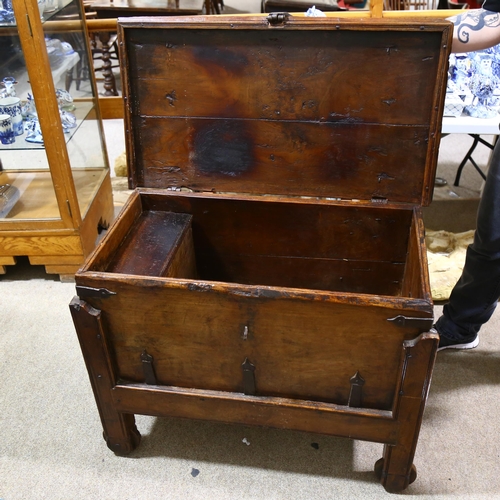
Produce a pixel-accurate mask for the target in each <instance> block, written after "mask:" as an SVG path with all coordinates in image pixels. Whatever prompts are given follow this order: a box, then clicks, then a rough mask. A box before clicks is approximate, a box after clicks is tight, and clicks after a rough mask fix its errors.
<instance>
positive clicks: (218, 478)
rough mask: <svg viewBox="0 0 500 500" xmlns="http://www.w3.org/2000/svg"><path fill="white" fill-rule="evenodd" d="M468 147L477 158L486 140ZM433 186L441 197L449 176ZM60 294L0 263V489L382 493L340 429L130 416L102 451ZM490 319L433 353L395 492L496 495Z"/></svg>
mask: <svg viewBox="0 0 500 500" xmlns="http://www.w3.org/2000/svg"><path fill="white" fill-rule="evenodd" d="M106 134H107V137H108V139H109V140H108V144H109V145H110V146H111V147H110V148H109V154H110V158H111V159H112V157H114V156H115V155H118V154H119V153H121V151H122V150H123V140H122V139H121V137H122V136H123V128H122V123H121V122H120V121H119V120H118V121H108V123H106ZM446 141H447V142H446ZM463 143H464V137H463V136H457V137H455V138H453V137H452V136H449V137H448V138H445V140H444V141H443V143H442V149H441V153H440V166H439V169H438V174H439V175H442V176H444V177H447V178H448V179H451V180H450V181H449V182H452V176H453V174H454V170H455V169H456V165H457V162H458V161H460V159H461V157H462V156H461V155H462V149H464V148H465V149H466V148H467V145H466V144H463ZM460 148H462V149H460ZM478 154H479V155H480V156H481V154H482V155H483V158H482V160H480V159H479V158H478V161H479V162H480V164H481V165H483V164H485V162H486V161H487V154H486V152H483V153H481V152H480V151H479V152H478ZM480 187H481V180H480V178H479V176H477V174H476V173H475V172H473V169H472V168H470V169H467V172H466V174H465V176H464V181H463V187H462V188H461V190H462V191H460V192H459V194H458V198H459V199H460V198H462V197H463V198H464V199H466V198H467V197H474V196H476V197H477V196H478V195H479V191H480ZM439 189H446V191H445V196H444V199H447V198H446V193H447V192H448V190H454V189H455V188H451V187H450V185H448V186H447V187H445V188H439ZM442 198H443V196H441V197H440V199H442ZM455 198H456V197H455V196H450V197H449V199H450V200H452V199H455ZM450 203H453V202H452V201H450ZM450 214H451V216H453V209H451V210H450ZM74 293H75V290H74V284H72V283H61V282H59V281H58V278H57V277H53V276H49V275H47V274H45V273H44V270H43V268H41V267H38V266H29V265H28V264H27V262H26V261H25V260H23V259H20V260H19V263H18V264H17V265H16V266H8V267H7V274H5V275H3V276H0V360H1V362H0V380H1V384H0V408H1V412H0V499H2V500H38V499H50V500H72V499H75V500H80V499H90V500H94V499H95V500H108V499H109V500H112V499H124V500H125V499H131V500H132V499H133V500H142V499H148V500H156V499H180V498H186V499H200V500H201V499H203V500H206V499H220V500H226V499H227V500H236V499H238V500H247V499H248V500H250V499H252V500H253V499H255V500H261V499H266V500H275V499H276V500H277V499H280V500H295V499H307V500H312V499H339V498H341V499H358V498H359V499H365V498H374V499H377V498H387V497H388V495H389V494H388V493H385V491H384V490H383V488H382V487H381V486H380V484H378V481H377V480H376V478H375V476H374V474H373V465H374V463H375V461H376V460H377V459H378V458H380V456H381V453H382V445H378V444H373V443H366V442H360V441H351V440H348V439H340V438H334V437H326V436H320V435H313V434H306V433H300V432H291V431H283V430H272V429H262V428H249V427H244V426H237V425H222V424H214V423H209V422H198V421H189V420H180V419H169V418H153V417H144V416H139V417H138V418H137V424H138V428H139V430H140V432H141V433H142V435H143V440H142V443H141V446H140V447H139V448H138V450H136V451H135V452H134V453H133V454H132V455H131V456H129V457H127V458H122V457H116V456H114V455H113V453H111V451H109V450H108V448H107V447H106V445H105V443H104V440H103V439H102V429H101V426H100V421H99V416H98V413H97V409H96V406H95V403H94V400H93V395H92V391H91V388H90V383H89V380H88V376H87V373H86V369H85V366H84V362H83V358H82V355H81V353H80V348H79V345H78V341H77V338H76V334H75V331H74V328H73V324H72V321H71V317H70V313H69V309H68V304H69V302H70V300H71V298H72V297H73V295H74ZM440 310H441V307H440V306H436V317H437V316H438V315H439V314H440ZM499 328H500V312H497V313H496V314H495V315H494V316H493V318H492V320H491V321H490V323H489V324H487V325H486V326H485V327H484V329H483V331H482V333H481V343H480V346H479V347H478V348H477V349H475V350H473V351H469V352H446V351H445V352H442V353H439V354H438V360H437V364H436V368H435V371H434V377H433V382H432V386H431V391H430V395H429V399H428V404H427V408H426V412H425V414H424V420H423V425H422V430H421V434H420V440H419V445H418V448H417V452H416V456H415V465H416V466H417V470H418V478H417V480H416V482H415V483H413V484H412V485H410V486H409V488H408V489H407V490H406V492H405V493H404V494H403V496H405V497H407V498H415V499H417V498H418V499H426V498H436V499H447V498H463V499H471V498H472V499H474V498H478V499H479V498H481V499H490V498H500V474H499V471H500V468H499V460H500V438H499V434H500V424H499V422H500V405H499V403H498V401H499V400H500V359H499V358H500V336H499V335H498V330H499Z"/></svg>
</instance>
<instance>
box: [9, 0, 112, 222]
mask: <svg viewBox="0 0 500 500" xmlns="http://www.w3.org/2000/svg"><path fill="white" fill-rule="evenodd" d="M2 1H3V4H2ZM16 1H21V0H13V2H14V5H12V3H11V2H12V0H0V5H2V6H3V8H2V9H0V118H1V117H2V116H4V117H6V116H5V115H7V114H10V115H12V116H11V117H10V121H11V122H12V126H13V128H14V129H15V130H14V136H13V137H12V135H11V136H10V137H9V138H7V139H5V138H2V143H1V144H0V160H1V167H2V171H1V172H0V224H1V223H2V222H15V221H27V220H47V221H48V220H60V219H61V216H62V211H64V210H66V206H64V205H65V204H66V203H67V204H70V200H71V196H70V195H68V194H67V193H65V192H59V193H58V192H57V189H58V188H59V191H61V190H62V191H64V190H70V191H71V190H73V191H74V192H75V193H76V199H77V203H78V209H79V210H78V211H79V212H80V213H79V217H81V218H84V217H85V214H86V212H87V210H88V209H89V207H90V206H91V204H92V201H93V199H94V197H95V196H96V194H97V192H98V190H99V188H100V186H101V184H102V182H103V181H104V179H105V178H106V175H107V174H108V169H109V166H108V162H107V155H106V150H105V144H104V141H103V139H102V138H103V131H102V125H101V121H100V119H99V116H98V111H97V109H98V106H97V99H96V97H97V93H96V89H95V83H94V80H93V79H92V75H91V66H90V64H91V62H89V52H90V51H89V47H88V42H87V37H86V33H85V29H84V25H83V23H82V18H83V9H82V5H81V3H80V1H79V0H44V1H40V2H39V3H38V5H37V4H36V0H32V1H33V4H34V5H37V6H38V9H39V10H38V13H39V19H36V20H32V19H29V21H28V23H29V30H33V32H36V30H35V29H34V28H36V27H37V26H38V23H40V25H41V26H42V28H41V29H42V30H43V31H40V33H43V35H42V36H41V37H40V38H42V40H37V39H33V41H32V42H31V40H29V43H28V45H31V44H32V45H33V46H35V45H36V44H42V47H41V49H40V50H46V54H47V57H48V62H49V66H50V71H48V72H47V73H48V74H50V75H51V81H50V82H47V85H44V86H42V87H40V85H39V84H38V86H37V89H34V88H33V87H34V85H33V83H34V81H37V82H38V80H37V79H39V78H40V74H41V73H42V71H40V69H39V67H38V65H34V64H33V61H31V62H30V64H27V63H26V61H27V59H28V58H27V57H26V54H25V53H24V51H23V47H22V46H23V43H22V40H21V36H20V34H21V27H22V26H21V25H22V22H24V19H21V20H20V22H19V23H17V22H16V17H15V14H14V12H15V11H16V3H15V2H16ZM18 11H19V12H20V11H21V10H20V9H19V10H18ZM33 25H35V26H33ZM38 27H39V26H38ZM24 46H25V48H26V43H25V44H24ZM35 48H36V47H35ZM39 64H40V65H41V66H43V61H39ZM41 89H42V90H41ZM47 93H53V100H54V101H55V100H57V108H55V107H53V109H55V111H54V112H53V113H52V114H53V115H54V116H53V117H52V118H53V119H52V120H51V119H50V118H47V117H46V116H44V117H43V119H41V117H40V113H39V110H38V108H39V106H38V104H39V101H40V100H44V103H43V104H44V106H46V102H45V101H48V100H50V99H51V98H52V96H48V95H47ZM9 106H10V107H9ZM3 112H4V113H3ZM1 125H2V122H1V121H0V133H2V130H3V129H2V128H1ZM6 128H8V125H7V126H6ZM61 130H62V133H61ZM57 137H62V138H63V141H62V142H63V143H64V144H65V146H64V147H65V149H66V151H63V152H62V153H63V154H61V149H60V146H58V147H57V148H56V145H55V144H53V141H57ZM58 148H59V149H58ZM56 149H58V151H56ZM50 150H52V154H48V151H50ZM65 163H69V167H70V168H71V176H68V175H66V177H65V176H64V168H67V167H68V165H65ZM59 177H62V179H59ZM64 177H65V178H66V182H65V181H64ZM61 205H63V206H61ZM70 212H71V207H70ZM73 212H74V207H73ZM63 215H64V214H63ZM72 215H74V214H72Z"/></svg>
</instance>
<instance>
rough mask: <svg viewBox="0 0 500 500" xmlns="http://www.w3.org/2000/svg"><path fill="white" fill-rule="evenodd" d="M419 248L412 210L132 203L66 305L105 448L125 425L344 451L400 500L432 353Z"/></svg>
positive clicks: (152, 196)
mask: <svg viewBox="0 0 500 500" xmlns="http://www.w3.org/2000/svg"><path fill="white" fill-rule="evenodd" d="M261 211H265V213H266V214H267V217H263V216H262V213H261ZM326 228H330V229H329V230H326ZM386 232H391V233H392V235H393V236H394V238H393V239H391V238H389V237H384V235H385V233H386ZM349 237H350V238H349ZM346 238H347V240H346ZM422 240H423V230H422V224H421V219H420V217H419V213H418V211H415V209H412V208H408V207H406V208H400V209H399V210H397V209H395V207H387V206H382V207H373V206H367V205H366V204H362V203H359V204H358V205H357V206H355V207H353V206H351V205H348V204H343V203H342V202H318V201H317V200H316V201H313V200H283V199H281V200H273V199H272V198H271V199H266V201H265V203H264V202H263V201H262V199H261V198H260V197H247V198H243V199H242V198H232V197H221V196H215V195H214V196H210V195H195V194H191V193H187V194H182V193H173V194H168V195H166V194H165V193H160V192H158V191H151V190H143V191H140V192H136V193H135V194H134V195H133V196H132V198H131V200H130V202H129V203H128V205H127V206H126V207H125V209H124V211H123V212H122V214H121V215H120V216H119V218H118V220H117V221H116V223H115V224H114V227H113V230H112V231H111V232H110V234H108V235H107V236H106V238H105V239H104V240H103V242H102V243H101V245H100V247H99V249H98V251H97V252H96V253H95V254H94V256H93V257H92V259H91V260H90V261H89V262H88V263H87V265H86V266H85V267H84V268H83V269H82V270H81V271H80V272H79V273H78V274H77V277H76V281H77V291H78V294H79V297H77V298H75V299H74V300H73V302H72V303H71V311H72V314H73V318H74V322H75V326H76V329H77V332H78V336H79V339H80V343H81V347H82V351H83V354H84V357H85V361H86V364H87V368H88V371H89V375H90V379H91V382H92V386H93V389H94V393H95V396H96V401H97V405H98V408H99V412H100V415H101V419H102V423H103V426H104V435H105V439H106V442H107V444H108V446H109V447H110V448H111V449H112V450H113V451H114V452H115V453H117V454H127V453H129V452H130V451H132V450H133V449H134V448H135V447H136V446H137V445H138V443H139V439H140V435H139V433H138V431H137V429H136V427H135V424H134V418H133V414H135V413H137V414H147V415H157V416H178V417H187V418H195V419H207V420H212V421H221V422H231V423H238V422H239V423H242V424H247V425H264V426H271V427H278V428H287V429H296V430H302V431H310V432H316V433H324V434H330V435H336V436H346V437H350V438H354V439H361V440H369V441H374V442H379V443H383V444H385V451H384V454H383V458H382V459H381V461H379V462H377V466H376V473H377V474H378V475H379V477H380V480H381V482H382V484H383V485H384V487H385V488H386V489H387V490H389V491H399V490H402V489H404V488H405V487H406V486H407V485H408V484H409V483H410V482H411V481H412V480H413V479H414V478H415V472H414V467H413V455H414V452H415V448H416V444H417V439H418V433H419V428H420V423H421V418H422V412H423V408H424V405H425V399H426V395H427V391H428V387H429V383H430V377H431V373H432V367H433V363H434V359H435V353H436V349H437V344H438V336H437V335H436V334H433V333H428V332H427V330H429V329H430V327H431V325H432V302H431V301H430V299H429V297H428V289H427V285H426V279H425V276H420V275H421V274H422V254H423V253H422V252H423V249H422V247H421V242H422ZM343 241H344V244H343V243H342V242H343ZM345 241H348V242H349V244H348V245H347V246H344V245H345ZM352 241H355V242H356V244H355V245H352V244H351V242H352ZM312 242H314V244H313V243H312ZM368 246H369V248H368ZM299 255H300V258H299ZM368 255H370V256H371V260H369V259H368ZM342 256H343V257H342ZM358 274H361V275H362V277H361V278H359V277H358ZM366 276H369V279H367V277H366ZM419 276H420V277H419Z"/></svg>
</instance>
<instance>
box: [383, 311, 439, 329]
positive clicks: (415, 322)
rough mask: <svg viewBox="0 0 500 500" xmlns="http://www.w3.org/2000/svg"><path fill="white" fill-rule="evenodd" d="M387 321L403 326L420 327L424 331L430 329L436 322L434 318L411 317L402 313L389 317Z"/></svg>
mask: <svg viewBox="0 0 500 500" xmlns="http://www.w3.org/2000/svg"><path fill="white" fill-rule="evenodd" d="M387 321H390V322H391V323H394V324H396V325H397V326H400V327H402V328H419V329H421V330H423V331H426V330H429V329H430V328H431V327H432V323H433V322H434V320H433V318H409V317H407V316H402V315H399V316H395V317H394V318H387Z"/></svg>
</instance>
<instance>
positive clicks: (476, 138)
mask: <svg viewBox="0 0 500 500" xmlns="http://www.w3.org/2000/svg"><path fill="white" fill-rule="evenodd" d="M469 135H470V136H471V137H472V138H473V139H474V141H473V142H472V146H471V147H470V149H469V151H467V154H466V155H465V156H464V159H463V160H462V163H460V165H459V166H458V169H457V175H456V177H455V182H454V183H453V185H455V186H458V185H459V184H460V177H461V175H462V170H463V169H464V167H465V164H466V163H467V161H470V162H471V163H472V165H473V166H474V168H475V169H476V170H477V171H478V172H479V175H480V176H481V177H482V178H483V180H486V175H485V174H484V172H483V171H482V170H481V169H480V168H479V166H478V165H477V163H476V162H475V161H474V158H472V153H473V152H474V150H475V149H476V147H477V145H478V144H479V143H481V144H484V145H485V146H487V147H488V148H490V149H493V148H494V145H492V144H490V143H489V142H487V141H485V140H484V139H483V138H482V137H480V136H479V135H478V134H469Z"/></svg>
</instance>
